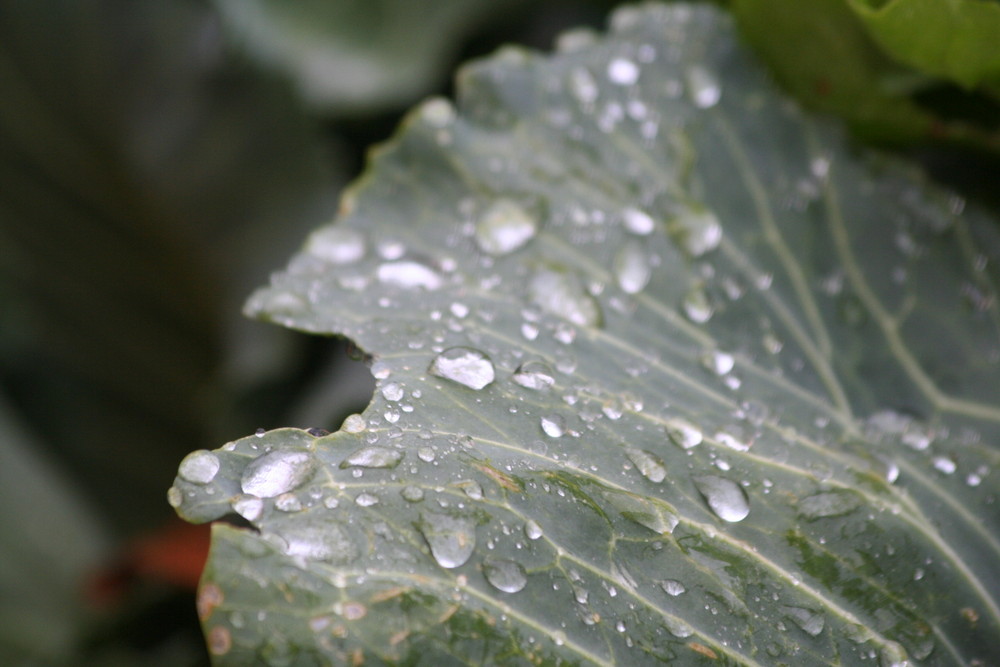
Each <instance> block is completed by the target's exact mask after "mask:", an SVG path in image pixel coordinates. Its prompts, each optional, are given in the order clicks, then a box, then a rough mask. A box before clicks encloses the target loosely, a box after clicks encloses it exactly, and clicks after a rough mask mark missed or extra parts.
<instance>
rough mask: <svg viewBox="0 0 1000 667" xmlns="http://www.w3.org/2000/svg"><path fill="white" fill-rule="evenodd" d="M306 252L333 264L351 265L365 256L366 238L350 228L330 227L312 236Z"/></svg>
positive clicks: (315, 232) (308, 241) (318, 230)
mask: <svg viewBox="0 0 1000 667" xmlns="http://www.w3.org/2000/svg"><path fill="white" fill-rule="evenodd" d="M305 250H306V252H308V253H309V254H310V255H313V256H314V257H319V258H320V259H322V260H326V261H327V262H330V263H332V264H351V263H353V262H356V261H358V260H359V259H361V258H362V257H364V256H365V237H364V236H362V235H361V233H360V232H358V231H357V230H354V229H351V228H350V227H344V226H342V225H330V226H327V227H321V228H320V229H317V230H316V231H314V232H313V233H312V234H310V235H309V239H308V240H307V241H306V247H305Z"/></svg>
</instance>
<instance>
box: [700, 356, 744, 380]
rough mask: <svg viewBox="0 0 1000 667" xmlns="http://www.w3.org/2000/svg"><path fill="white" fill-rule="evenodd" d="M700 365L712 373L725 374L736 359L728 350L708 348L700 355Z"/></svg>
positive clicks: (731, 367) (731, 368)
mask: <svg viewBox="0 0 1000 667" xmlns="http://www.w3.org/2000/svg"><path fill="white" fill-rule="evenodd" d="M701 365H702V366H704V367H705V368H707V369H708V370H709V371H710V372H711V373H712V374H713V375H726V374H728V373H729V372H730V371H731V370H733V367H734V366H735V365H736V359H735V358H734V357H733V355H731V354H729V353H728V352H722V351H721V350H709V351H708V352H706V353H704V354H703V355H701Z"/></svg>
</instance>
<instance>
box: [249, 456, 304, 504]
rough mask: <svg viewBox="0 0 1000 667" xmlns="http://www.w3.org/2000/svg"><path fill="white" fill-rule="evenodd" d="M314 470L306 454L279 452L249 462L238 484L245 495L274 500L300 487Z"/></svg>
mask: <svg viewBox="0 0 1000 667" xmlns="http://www.w3.org/2000/svg"><path fill="white" fill-rule="evenodd" d="M315 469H316V461H315V459H314V458H313V457H312V454H310V453H309V452H305V451H301V450H293V449H285V450H279V451H276V452H271V453H270V454H265V455H263V456H261V457H260V458H258V459H255V460H254V461H251V463H250V465H248V466H247V467H246V469H245V470H244V471H243V477H242V479H241V481H240V485H241V486H242V487H243V492H244V493H249V494H251V495H254V496H260V497H261V498H273V497H275V496H278V495H281V494H282V493H285V492H287V491H291V490H292V489H294V488H296V487H298V486H300V485H301V484H303V483H304V482H305V481H306V480H308V479H309V478H310V477H312V474H313V472H314V471H315Z"/></svg>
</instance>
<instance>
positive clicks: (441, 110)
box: [420, 97, 456, 128]
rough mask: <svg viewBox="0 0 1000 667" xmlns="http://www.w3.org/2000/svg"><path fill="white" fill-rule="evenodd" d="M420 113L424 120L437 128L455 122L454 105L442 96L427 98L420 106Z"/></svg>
mask: <svg viewBox="0 0 1000 667" xmlns="http://www.w3.org/2000/svg"><path fill="white" fill-rule="evenodd" d="M420 115H421V117H423V119H424V121H425V122H426V123H427V124H428V125H430V126H432V127H437V128H442V127H447V126H449V125H451V124H452V123H454V122H455V115H456V114H455V107H454V106H452V104H451V102H450V101H448V100H446V99H444V98H443V97H435V98H434V99H430V100H427V101H426V102H424V104H423V106H421V107H420Z"/></svg>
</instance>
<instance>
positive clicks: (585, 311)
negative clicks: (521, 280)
mask: <svg viewBox="0 0 1000 667" xmlns="http://www.w3.org/2000/svg"><path fill="white" fill-rule="evenodd" d="M528 292H529V295H530V297H531V301H532V302H533V303H535V304H536V305H538V306H539V307H540V308H541V309H542V310H544V311H545V312H547V313H549V314H550V315H555V316H556V317H561V318H563V319H564V320H568V321H570V322H572V323H573V324H576V325H579V326H584V327H596V326H600V324H601V310H600V307H599V306H598V305H597V301H595V300H594V297H592V296H590V294H588V293H587V292H586V291H585V290H584V288H583V285H582V284H581V282H580V280H579V278H577V277H576V275H574V274H570V273H566V272H564V271H556V270H554V269H549V268H541V269H539V270H538V271H536V272H535V275H534V276H533V277H532V279H531V282H530V283H529V284H528Z"/></svg>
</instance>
